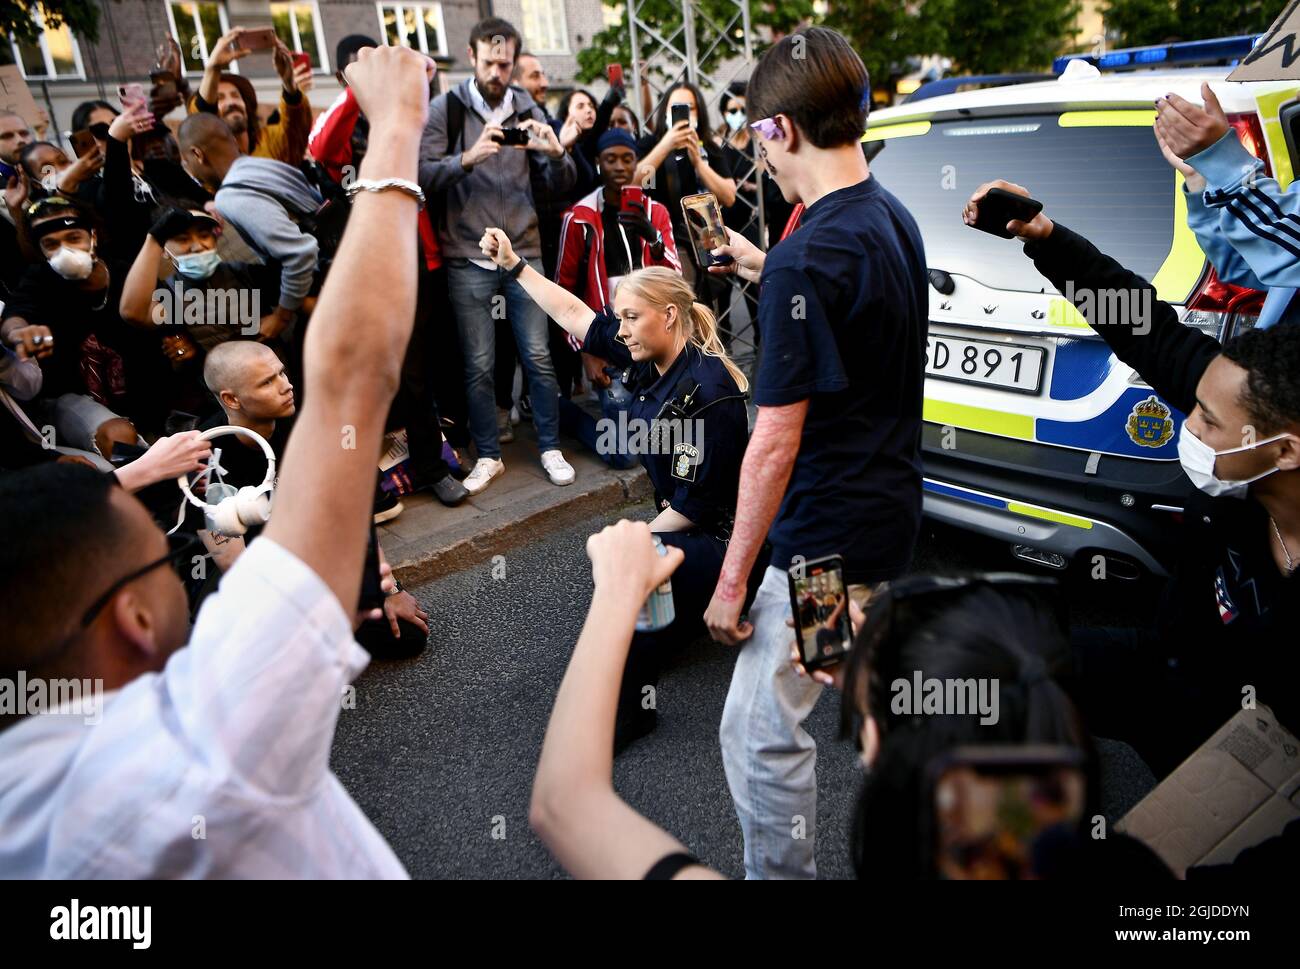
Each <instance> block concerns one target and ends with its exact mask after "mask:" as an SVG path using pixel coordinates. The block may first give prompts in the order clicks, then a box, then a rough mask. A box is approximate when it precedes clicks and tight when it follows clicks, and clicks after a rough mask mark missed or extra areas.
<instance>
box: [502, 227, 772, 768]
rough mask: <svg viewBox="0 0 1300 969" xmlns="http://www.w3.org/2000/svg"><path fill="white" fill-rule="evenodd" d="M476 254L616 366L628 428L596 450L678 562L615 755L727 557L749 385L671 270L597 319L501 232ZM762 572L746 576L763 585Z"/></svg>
mask: <svg viewBox="0 0 1300 969" xmlns="http://www.w3.org/2000/svg"><path fill="white" fill-rule="evenodd" d="M480 246H481V248H482V249H483V252H484V254H485V255H487V256H488V257H489V258H490V259H492V261H493V262H494V263H496V265H497V266H499V267H501V269H502V270H503V271H505V272H506V273H507V275H509V276H511V277H513V278H517V279H518V281H519V285H520V286H522V287H523V288H524V290H525V291H526V292H527V293H528V295H529V296H530V297H531V298H532V299H533V301H534V302H535V303H537V305H538V306H540V307H541V308H542V309H543V310H545V311H546V313H547V314H548V315H549V316H550V317H551V319H553V320H555V322H557V323H558V324H559V325H560V326H562V327H563V328H564V329H565V330H567V331H568V332H569V333H571V334H573V336H574V337H576V338H577V339H578V340H580V341H582V344H583V349H584V350H585V351H587V352H588V353H592V354H595V355H596V356H598V357H603V358H604V359H606V360H609V361H611V362H612V363H614V364H615V365H616V366H619V367H622V368H623V385H624V387H625V388H626V389H627V391H628V393H629V394H630V395H631V404H630V406H629V408H628V411H627V418H628V419H627V421H626V425H624V426H615V427H611V426H610V425H611V424H612V423H613V422H612V421H606V422H604V423H603V424H602V427H601V435H600V438H599V440H598V442H597V443H598V445H600V446H608V447H611V448H617V449H619V450H623V451H626V452H630V453H634V454H635V455H636V456H637V457H638V458H639V459H640V461H641V465H642V467H644V468H645V470H646V474H647V475H649V477H650V482H651V484H652V485H654V489H655V506H656V507H657V508H658V509H659V514H658V515H657V516H656V517H655V519H654V521H652V522H651V523H650V529H651V531H652V532H654V533H655V534H656V535H658V537H659V539H660V540H661V541H662V542H663V543H664V544H665V545H675V546H677V547H678V548H680V549H681V550H682V551H683V552H684V553H685V554H686V559H685V561H684V562H683V563H682V565H681V567H680V568H679V569H678V570H677V571H676V572H675V573H674V574H673V580H672V587H673V609H674V612H675V618H674V619H673V621H672V622H671V623H669V624H668V625H667V626H665V627H663V628H662V629H658V630H655V631H652V632H641V631H638V632H637V633H636V635H635V637H634V638H633V642H632V649H631V652H630V653H629V655H628V661H627V667H626V669H625V670H624V675H623V688H622V692H621V695H620V698H619V713H618V724H617V728H616V730H615V736H614V746H615V751H616V752H617V751H619V750H622V749H623V748H624V747H626V746H627V745H628V744H630V743H631V742H632V741H633V740H635V739H637V738H638V737H641V736H644V735H645V734H646V733H649V732H650V731H651V730H653V729H654V726H655V722H656V719H657V715H656V711H655V702H654V691H655V689H656V687H657V683H658V679H659V670H660V664H661V662H662V659H663V656H664V654H665V652H666V651H667V650H669V649H671V648H673V647H676V646H681V645H684V644H686V643H689V642H690V641H692V640H693V639H695V638H697V637H698V636H701V635H703V634H704V633H705V632H706V630H705V627H704V610H705V609H706V608H707V607H708V604H709V600H710V599H711V598H712V596H713V590H714V587H715V586H716V585H717V583H718V573H719V572H720V571H721V569H722V560H723V558H724V557H725V556H726V552H727V541H728V540H729V539H730V537H731V528H732V525H733V523H734V521H735V513H736V491H737V488H738V486H739V483H740V464H741V461H742V460H743V459H744V456H745V446H746V444H747V443H748V442H749V422H748V415H747V412H746V410H745V399H746V391H747V390H748V388H749V381H748V380H747V379H746V378H745V375H744V374H743V373H742V372H741V371H740V368H739V367H737V366H736V364H735V363H734V362H733V361H732V360H731V358H730V357H728V356H727V352H726V350H725V349H724V348H723V346H722V343H721V341H720V340H719V339H718V333H717V327H716V322H715V320H714V317H713V313H712V311H710V310H708V309H707V308H705V307H704V306H702V305H701V304H699V303H696V302H695V301H694V296H695V294H694V293H693V292H692V290H691V287H690V286H689V285H688V284H687V282H686V281H685V280H684V279H683V278H682V277H681V276H680V275H679V274H678V273H676V272H674V271H673V270H671V269H667V268H664V267H650V268H646V269H639V270H637V271H635V272H632V273H629V274H628V275H626V276H624V277H623V279H622V280H621V281H620V282H619V284H618V289H617V290H616V292H615V296H614V309H613V310H611V309H610V308H609V307H606V308H605V310H604V311H603V312H601V313H595V312H593V311H592V309H591V308H590V307H589V306H587V305H586V304H585V303H584V302H583V301H582V300H580V299H579V298H578V297H577V296H574V295H573V294H572V293H570V292H568V291H567V290H565V289H563V288H562V287H560V286H557V285H556V284H555V283H553V282H551V281H550V280H549V279H547V278H546V277H545V276H543V275H541V274H540V273H538V272H536V271H535V270H533V269H531V268H529V266H528V264H527V262H526V261H525V260H523V259H521V258H520V257H519V256H517V255H516V254H515V253H514V250H513V249H512V248H511V246H510V240H509V239H508V238H507V237H506V235H505V234H504V233H503V232H501V230H500V229H495V228H489V229H487V230H486V231H485V232H484V234H483V238H482V240H481V241H480ZM766 564H767V563H766V562H760V563H759V566H758V567H756V568H755V569H754V570H753V571H752V573H751V574H752V575H757V576H761V575H762V574H763V570H764V568H766ZM753 591H754V590H753V589H752V588H751V590H750V597H751V598H752V596H753Z"/></svg>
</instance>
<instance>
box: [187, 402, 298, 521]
mask: <svg viewBox="0 0 1300 969" xmlns="http://www.w3.org/2000/svg"><path fill="white" fill-rule="evenodd" d="M227 434H242V435H243V436H244V437H247V438H251V439H252V440H253V441H255V442H257V443H258V444H260V445H261V446H262V453H263V454H265V455H266V477H265V478H263V479H262V483H261V484H260V485H256V486H248V487H243V488H240V489H239V491H238V492H236V493H235V494H233V495H229V496H228V497H225V498H222V499H221V500H220V501H219V502H217V503H216V504H215V505H214V504H210V503H209V502H206V501H203V500H202V499H201V498H197V497H195V495H194V492H192V491H190V482H189V478H188V476H187V475H184V474H182V475H181V476H180V477H178V478H177V479H176V483H177V484H178V485H180V489H181V493H182V494H184V495H185V498H186V500H187V501H189V503H190V504H192V505H193V506H194V507H196V508H199V509H201V510H202V511H203V513H204V514H205V515H206V516H207V517H208V519H209V521H210V522H211V523H212V530H213V531H214V532H216V533H217V534H218V535H225V536H228V537H232V538H233V537H236V536H239V535H243V534H244V533H245V532H246V531H248V529H249V526H250V525H264V524H266V522H267V521H268V520H269V519H270V517H271V492H272V490H273V489H274V487H275V484H274V482H275V454H274V452H272V450H271V445H270V444H268V443H267V442H266V438H264V437H262V435H261V434H258V433H257V432H256V431H250V430H249V429H248V428H246V427H236V426H235V425H234V424H224V425H222V426H221V427H214V428H212V429H211V430H207V431H204V432H203V433H202V434H201V435H199V440H201V441H210V440H212V439H213V438H216V437H224V436H225V435H227Z"/></svg>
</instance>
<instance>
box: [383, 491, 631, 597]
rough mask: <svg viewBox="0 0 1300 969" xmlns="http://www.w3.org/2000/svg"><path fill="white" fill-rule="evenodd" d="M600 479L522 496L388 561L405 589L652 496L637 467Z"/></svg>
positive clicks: (409, 545) (413, 545)
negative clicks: (582, 484)
mask: <svg viewBox="0 0 1300 969" xmlns="http://www.w3.org/2000/svg"><path fill="white" fill-rule="evenodd" d="M601 477H602V479H603V480H599V481H597V482H595V483H593V484H592V485H591V486H589V487H586V488H583V487H581V486H580V485H578V484H577V483H575V484H574V485H571V486H569V487H567V488H555V487H548V488H547V489H545V491H544V492H543V493H541V494H539V495H529V496H525V497H521V499H520V500H519V501H518V502H515V503H513V504H509V505H507V506H505V507H502V508H500V509H497V510H496V511H493V512H490V513H488V514H487V515H484V516H481V517H478V518H475V519H471V520H470V521H467V522H465V523H463V524H460V525H456V526H452V527H450V528H445V529H441V530H439V531H437V532H435V533H433V534H431V535H429V536H428V537H427V539H421V540H419V541H416V542H411V543H407V544H406V545H405V546H403V548H402V550H401V552H400V553H399V554H398V555H397V556H396V560H395V561H392V566H393V572H394V574H395V575H396V576H397V578H398V579H399V580H400V581H401V582H402V584H403V585H419V584H421V583H424V582H429V581H432V580H433V579H438V578H441V577H442V576H445V575H447V574H449V573H452V572H459V571H463V570H464V569H467V568H470V567H471V566H474V565H477V564H479V563H480V562H484V561H486V560H488V559H490V558H491V557H492V556H493V555H498V554H500V553H502V552H504V551H507V550H508V549H511V548H514V547H516V546H519V545H522V544H525V543H527V542H533V541H536V540H537V539H538V538H540V537H542V536H544V535H546V534H548V533H550V532H553V531H556V530H557V529H561V528H565V527H568V526H570V525H575V524H577V523H579V522H581V521H584V520H587V519H591V518H594V517H596V516H597V515H600V514H603V513H604V512H607V511H610V510H611V509H614V508H619V507H621V506H623V505H627V504H631V503H634V502H638V501H644V500H645V499H647V498H650V497H652V496H653V494H654V489H653V488H652V487H651V485H650V479H649V478H648V477H647V476H646V473H645V471H643V470H642V469H640V468H635V469H632V470H630V471H614V472H607V473H606V474H604V475H602V476H601ZM579 480H581V479H579Z"/></svg>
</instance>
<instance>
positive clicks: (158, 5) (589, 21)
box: [0, 0, 606, 133]
mask: <svg viewBox="0 0 1300 969" xmlns="http://www.w3.org/2000/svg"><path fill="white" fill-rule="evenodd" d="M99 4H100V7H101V10H102V13H101V17H100V37H99V40H98V41H97V42H93V43H92V42H90V41H88V40H86V39H85V38H82V37H74V36H72V35H71V34H70V33H69V32H68V31H67V28H62V29H61V30H59V31H46V34H45V37H44V39H43V40H42V43H41V45H40V46H39V48H22V49H18V50H16V51H13V52H14V53H15V54H16V57H15V60H16V61H17V62H18V63H19V64H20V65H21V66H22V67H23V70H24V74H25V75H26V76H27V78H28V86H29V87H30V88H31V91H32V96H33V97H34V98H35V99H36V101H37V103H38V104H41V105H43V106H44V107H45V109H46V110H47V111H48V112H49V113H50V115H51V117H52V119H53V121H54V125H53V127H54V130H55V131H57V132H60V133H61V132H64V131H66V130H67V128H68V125H69V119H70V118H71V116H72V111H73V109H74V108H75V107H76V105H77V104H79V103H80V102H81V101H84V100H87V99H92V98H103V99H105V100H107V101H110V102H112V103H116V102H117V85H118V84H119V83H122V82H124V81H140V82H143V83H145V84H146V85H147V83H148V75H149V69H150V68H151V67H152V66H153V63H154V56H155V54H154V52H155V50H156V49H157V47H158V45H159V43H161V42H162V41H163V40H164V39H165V38H166V37H167V36H168V34H171V35H173V36H175V37H176V38H177V41H178V43H180V45H181V47H182V50H183V52H184V53H185V55H186V66H187V68H189V70H188V73H189V75H190V77H191V83H192V84H193V83H196V82H197V79H198V77H199V76H200V75H201V74H202V61H203V59H204V57H206V52H207V49H208V48H210V46H211V45H212V44H213V43H215V41H216V38H217V37H219V36H220V34H221V33H222V32H223V31H225V30H227V29H229V28H232V27H236V26H245V27H271V26H274V27H275V28H276V30H277V33H279V34H280V36H281V37H282V38H283V39H285V41H286V43H288V45H289V46H290V47H291V48H294V49H297V50H302V51H304V52H306V53H309V54H311V55H312V60H313V64H314V65H315V66H316V68H317V73H316V86H315V88H314V89H313V91H312V92H311V101H312V104H313V105H314V106H315V107H317V108H318V109H319V108H323V107H325V106H326V105H328V104H329V103H330V101H332V100H333V99H334V97H335V95H336V94H337V93H338V84H337V82H336V81H335V79H334V76H333V71H334V70H335V68H336V66H337V65H335V64H334V48H335V45H336V44H337V43H338V41H339V40H340V39H342V38H343V37H345V36H347V35H348V34H365V35H367V36H370V37H373V38H375V39H376V40H379V41H380V42H381V43H382V42H384V41H385V40H387V41H388V42H389V43H397V42H401V38H403V37H404V38H405V41H406V43H407V44H408V46H413V47H416V48H418V49H421V50H424V51H425V52H426V53H429V54H430V55H432V56H433V57H435V59H436V60H437V61H438V64H439V68H440V69H441V76H442V82H443V85H444V86H449V85H451V84H454V83H456V82H457V81H459V80H461V79H462V78H464V77H467V76H468V75H469V63H468V58H467V57H466V53H465V51H466V46H467V43H468V40H469V32H470V29H471V28H472V27H473V25H474V23H475V22H476V21H478V20H479V19H480V18H481V17H483V16H487V15H489V14H494V15H496V16H499V17H504V18H505V19H507V20H509V21H510V22H511V23H513V24H514V25H515V27H516V28H518V29H519V31H520V32H521V33H522V34H523V35H524V46H525V48H527V49H529V50H532V51H535V52H536V53H537V55H538V57H539V58H540V59H541V61H542V63H543V65H544V66H545V68H546V71H547V74H548V75H549V76H550V78H551V91H552V94H553V96H555V95H557V94H559V93H562V92H563V90H564V89H565V88H566V87H569V86H572V84H573V76H574V73H575V72H576V70H577V54H578V51H580V50H582V49H583V47H585V46H586V45H587V44H588V43H589V42H590V40H591V37H592V36H593V35H594V34H595V33H597V32H598V31H599V30H601V29H602V27H603V26H604V23H605V17H606V13H605V12H604V10H603V9H602V3H601V0H429V2H411V3H400V4H399V3H397V2H385V0H284V2H271V0H221V2H216V0H99ZM399 17H400V19H399ZM399 25H400V27H399ZM0 45H4V46H5V48H6V49H5V50H4V51H3V52H0V56H3V57H4V59H5V60H8V55H9V54H10V52H11V50H13V45H10V44H7V43H6V42H5V41H4V40H3V39H0ZM239 70H240V72H241V73H242V74H244V75H245V76H246V77H248V78H249V79H250V80H252V81H253V83H254V85H255V87H256V88H257V91H258V96H259V98H260V99H261V100H262V101H263V103H265V104H273V103H274V100H275V98H276V92H277V90H278V88H279V85H278V82H277V80H276V77H275V72H274V70H273V68H272V66H271V58H270V56H269V55H267V54H253V55H250V56H248V57H246V58H243V59H241V60H240V61H239ZM599 93H601V92H599V91H598V95H599Z"/></svg>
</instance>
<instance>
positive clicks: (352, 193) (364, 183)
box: [347, 178, 424, 208]
mask: <svg viewBox="0 0 1300 969" xmlns="http://www.w3.org/2000/svg"><path fill="white" fill-rule="evenodd" d="M389 189H395V190H396V191H398V192H401V193H403V194H405V195H409V196H411V198H413V199H415V200H416V201H417V202H419V203H420V208H424V192H423V191H421V190H420V186H418V185H416V184H415V183H414V182H410V181H407V180H406V179H404V178H379V179H374V178H360V179H357V180H356V181H355V182H353V183H352V184H351V185H349V186H348V189H347V193H348V201H352V200H353V199H354V198H355V197H356V194H357V193H358V192H387V191H388V190H389Z"/></svg>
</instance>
